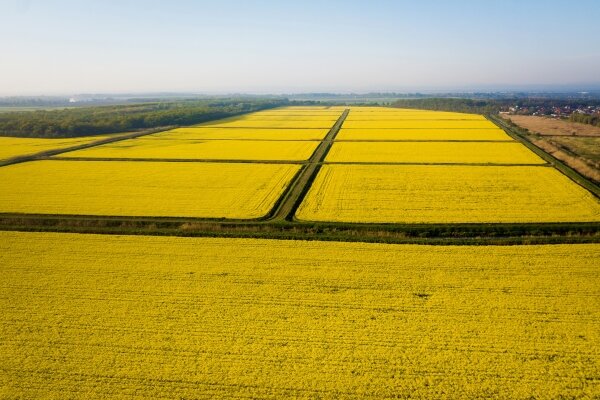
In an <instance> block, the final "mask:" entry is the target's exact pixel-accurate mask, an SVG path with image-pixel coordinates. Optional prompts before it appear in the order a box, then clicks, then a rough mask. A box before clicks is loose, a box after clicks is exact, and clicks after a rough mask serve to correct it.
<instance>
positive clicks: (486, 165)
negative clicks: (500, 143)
mask: <svg viewBox="0 0 600 400" xmlns="http://www.w3.org/2000/svg"><path fill="white" fill-rule="evenodd" d="M544 161H545V160H544ZM321 164H326V165H336V164H338V165H398V166H402V165H443V166H453V165H456V166H463V167H551V165H550V164H549V163H547V162H544V163H541V164H526V163H520V164H509V163H464V162H463V163H451V162H450V163H445V162H402V161H388V162H384V161H323V162H322V163H321Z"/></svg>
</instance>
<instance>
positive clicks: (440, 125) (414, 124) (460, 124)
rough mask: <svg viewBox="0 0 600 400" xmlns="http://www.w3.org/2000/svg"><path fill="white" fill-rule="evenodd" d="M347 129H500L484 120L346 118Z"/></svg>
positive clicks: (345, 125)
mask: <svg viewBox="0 0 600 400" xmlns="http://www.w3.org/2000/svg"><path fill="white" fill-rule="evenodd" d="M343 127H344V128H347V129H394V128H395V129H398V128H400V129H484V128H490V129H498V127H497V126H496V125H494V124H493V123H492V122H490V121H487V120H486V121H483V120H446V121H445V120H434V119H424V120H402V119H397V120H389V119H387V120H384V119H373V120H348V119H347V120H346V121H345V122H344V125H343Z"/></svg>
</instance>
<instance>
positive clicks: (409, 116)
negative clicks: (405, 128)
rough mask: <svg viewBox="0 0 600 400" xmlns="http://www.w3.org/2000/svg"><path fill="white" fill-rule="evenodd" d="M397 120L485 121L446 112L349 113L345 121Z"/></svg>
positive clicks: (473, 115) (479, 118)
mask: <svg viewBox="0 0 600 400" xmlns="http://www.w3.org/2000/svg"><path fill="white" fill-rule="evenodd" d="M398 120H423V121H427V120H431V121H437V120H464V121H486V118H485V117H484V116H483V115H477V114H459V113H448V112H417V113H413V112H402V113H390V112H387V113H377V112H373V113H355V112H354V111H351V112H350V113H349V114H348V117H347V118H346V121H398Z"/></svg>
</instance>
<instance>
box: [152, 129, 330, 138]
mask: <svg viewBox="0 0 600 400" xmlns="http://www.w3.org/2000/svg"><path fill="white" fill-rule="evenodd" d="M327 132H329V129H268V128H263V129H255V128H194V127H188V128H176V129H172V130H170V131H165V132H161V133H157V134H153V135H150V136H148V137H156V138H160V139H186V140H213V139H227V140H231V139H234V140H235V139H239V140H322V139H323V138H324V137H325V135H327Z"/></svg>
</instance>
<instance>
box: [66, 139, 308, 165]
mask: <svg viewBox="0 0 600 400" xmlns="http://www.w3.org/2000/svg"><path fill="white" fill-rule="evenodd" d="M318 144H319V142H316V141H263V140H259V141H250V140H183V139H182V140H179V139H159V138H138V139H131V140H124V141H121V142H116V143H111V144H107V145H104V146H96V147H91V148H88V149H83V150H78V151H73V152H69V153H64V154H61V157H69V158H78V157H82V158H88V157H90V158H127V159H136V158H143V159H152V158H155V159H203V160H264V161H272V160H283V161H302V160H307V159H308V158H310V156H311V155H312V153H313V152H314V150H315V148H316V147H317V146H318Z"/></svg>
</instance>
